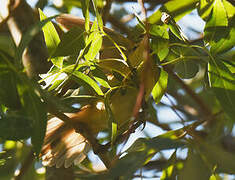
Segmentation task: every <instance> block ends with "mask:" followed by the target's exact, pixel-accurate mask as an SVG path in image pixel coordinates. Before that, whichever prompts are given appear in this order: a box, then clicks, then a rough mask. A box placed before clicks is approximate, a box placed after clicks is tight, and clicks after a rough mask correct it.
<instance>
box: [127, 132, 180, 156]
mask: <svg viewBox="0 0 235 180" xmlns="http://www.w3.org/2000/svg"><path fill="white" fill-rule="evenodd" d="M184 135H185V132H184V130H182V129H178V130H174V131H168V132H167V133H164V134H162V135H159V136H156V137H154V138H151V139H146V138H139V139H137V140H136V141H135V142H134V143H133V144H132V146H131V147H130V148H129V149H128V150H127V152H136V151H145V152H153V151H155V152H158V151H161V150H166V149H176V148H179V147H182V146H184V143H183V142H182V141H180V140H178V139H179V138H181V137H182V136H184Z"/></svg>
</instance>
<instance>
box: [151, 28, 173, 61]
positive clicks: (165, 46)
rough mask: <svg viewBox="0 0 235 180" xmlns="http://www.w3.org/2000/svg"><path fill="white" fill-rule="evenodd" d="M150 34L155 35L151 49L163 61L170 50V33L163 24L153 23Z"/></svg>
mask: <svg viewBox="0 0 235 180" xmlns="http://www.w3.org/2000/svg"><path fill="white" fill-rule="evenodd" d="M150 34H151V35H153V38H152V41H151V49H152V50H153V52H154V53H155V54H157V55H158V58H159V59H160V61H162V60H163V59H164V58H165V57H166V56H167V54H168V52H169V34H168V32H167V29H166V28H165V27H162V26H157V25H152V26H151V29H150Z"/></svg>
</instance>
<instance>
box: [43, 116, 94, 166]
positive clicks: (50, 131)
mask: <svg viewBox="0 0 235 180" xmlns="http://www.w3.org/2000/svg"><path fill="white" fill-rule="evenodd" d="M89 149H90V146H89V143H88V142H87V140H86V139H85V137H83V136H82V135H81V134H79V133H77V132H76V131H75V129H73V128H72V127H71V126H69V125H67V124H65V123H64V122H63V121H61V120H60V119H58V118H52V119H50V120H49V121H48V124H47V131H46V136H45V139H44V144H43V148H42V151H41V157H42V163H43V165H45V166H56V167H57V168H60V167H62V166H63V165H64V167H65V168H68V167H69V166H71V165H72V164H73V163H76V164H77V163H80V162H81V161H82V160H84V159H85V157H86V153H87V152H88V151H89Z"/></svg>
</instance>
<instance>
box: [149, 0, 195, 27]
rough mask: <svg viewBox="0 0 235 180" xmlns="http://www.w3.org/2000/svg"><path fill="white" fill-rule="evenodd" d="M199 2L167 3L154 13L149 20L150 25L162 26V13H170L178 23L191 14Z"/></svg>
mask: <svg viewBox="0 0 235 180" xmlns="http://www.w3.org/2000/svg"><path fill="white" fill-rule="evenodd" d="M198 1H199V0H184V1H181V2H180V3H179V1H178V0H171V1H168V2H167V3H165V4H164V5H163V6H162V7H161V8H160V9H159V10H157V11H156V12H154V13H153V14H152V15H151V16H150V17H149V18H148V22H149V23H150V24H161V16H162V12H167V13H169V14H170V15H171V16H172V17H173V18H174V19H175V20H176V21H178V20H179V19H181V18H182V17H183V16H184V15H186V14H188V13H190V12H191V11H192V10H193V9H194V8H195V5H196V4H197V3H198Z"/></svg>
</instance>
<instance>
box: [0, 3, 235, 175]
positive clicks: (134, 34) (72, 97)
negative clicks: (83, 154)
mask: <svg viewBox="0 0 235 180" xmlns="http://www.w3.org/2000/svg"><path fill="white" fill-rule="evenodd" d="M43 2H44V3H42V1H41V0H38V3H37V4H36V7H39V8H41V9H44V8H45V7H48V6H49V4H50V3H49V2H48V1H43ZM62 2H63V4H62V5H56V4H53V5H51V6H52V8H54V9H56V10H57V11H58V12H60V13H71V12H72V10H73V9H74V8H75V7H76V8H77V9H80V11H81V12H82V13H83V16H84V18H85V20H84V21H83V20H80V21H79V22H80V24H79V23H78V22H76V21H72V20H73V19H72V18H73V17H70V18H71V22H70V21H69V20H70V19H68V18H67V16H61V17H60V16H59V17H58V19H57V16H52V17H49V18H48V17H47V16H46V15H45V14H44V13H43V10H41V9H39V10H38V12H39V16H40V20H41V21H38V22H35V24H30V26H31V27H30V28H27V29H26V32H24V33H23V34H22V38H21V41H20V43H19V44H18V45H16V46H15V44H14V43H13V39H14V34H10V33H9V31H5V30H4V29H3V28H2V29H1V27H2V26H0V87H1V88H0V143H1V145H0V150H1V151H2V152H1V153H0V179H10V178H11V177H13V176H14V173H15V170H16V169H20V168H19V167H24V162H26V163H27V161H25V159H27V155H28V154H30V153H31V150H32V151H33V152H34V154H35V159H32V162H31V163H29V166H28V168H27V169H23V168H22V171H25V172H23V173H24V174H23V178H24V179H44V178H45V174H44V173H42V174H40V173H39V171H38V169H39V167H41V166H42V165H41V159H40V158H38V157H39V154H40V151H41V148H42V144H43V139H44V136H45V132H46V124H47V119H48V116H50V114H53V115H55V114H61V113H62V114H63V113H68V112H74V111H77V110H78V109H79V108H80V107H82V106H83V105H87V104H91V103H93V102H94V101H97V100H99V101H103V102H104V103H105V109H106V115H107V117H108V121H103V122H100V121H97V122H96V123H106V124H102V125H101V126H102V127H106V128H104V129H102V132H101V133H100V134H99V135H100V136H97V139H98V142H99V143H101V144H103V145H104V144H105V146H107V147H108V148H104V149H102V150H103V152H102V153H101V154H100V153H99V152H96V149H95V147H93V150H94V152H96V153H97V155H98V157H99V158H100V159H101V160H102V161H103V163H104V164H105V165H106V167H107V168H105V169H104V170H103V171H99V170H97V169H94V168H93V167H92V165H95V164H96V162H94V161H93V160H92V158H91V157H90V156H88V157H87V158H86V159H85V160H84V161H83V162H82V163H81V164H80V165H79V166H75V167H74V172H75V177H76V179H134V178H137V177H146V179H147V178H148V177H147V175H148V176H149V178H151V177H155V178H156V177H157V176H159V175H160V176H161V177H159V178H160V179H161V180H166V179H182V180H187V179H195V180H196V179H205V180H206V179H211V180H212V179H223V178H226V176H228V175H234V174H235V169H234V166H235V164H234V162H235V161H234V160H235V156H234V149H235V146H234V143H235V139H234V135H233V131H232V130H233V128H234V123H235V121H234V117H235V78H234V77H235V76H234V73H235V70H234V69H235V68H234V67H235V61H234V45H235V24H234V23H235V15H234V14H235V8H234V3H233V2H231V1H228V0H185V1H182V3H179V2H178V1H176V0H171V1H168V0H167V1H159V2H158V1H146V3H145V5H146V4H148V6H146V7H148V8H147V9H146V10H147V11H148V15H150V16H149V17H148V18H147V19H145V20H141V18H140V17H139V15H138V13H139V12H138V13H137V12H132V13H135V15H134V16H133V19H132V21H131V23H127V22H124V20H123V19H125V17H126V16H128V15H129V14H128V12H127V9H125V8H124V7H125V5H126V4H127V3H126V2H124V1H118V0H114V1H109V0H106V1H105V0H83V1H80V0H78V1H75V0H63V1H62ZM133 3H134V2H133ZM120 4H121V5H122V6H119V5H120ZM136 4H138V3H136ZM111 5H112V7H115V11H110V7H111ZM139 6H141V5H140V4H139ZM158 7H160V8H158ZM131 11H135V10H134V9H132V10H131ZM163 12H164V13H165V15H166V17H164V18H163V16H162V14H163ZM192 12H193V13H194V16H197V15H198V16H199V17H200V18H201V20H203V21H204V23H205V26H204V31H203V32H197V27H192V28H195V30H192V28H191V31H190V28H188V29H187V30H186V31H185V32H183V30H182V29H183V28H181V27H180V26H181V24H180V23H179V22H182V21H184V19H182V18H183V17H185V16H188V17H190V16H191V18H192V17H193V16H192V14H193V13H192ZM190 13H191V14H190ZM195 13H196V15H195ZM140 14H141V15H142V16H143V17H144V16H145V15H144V7H142V11H141V12H140ZM189 14H190V15H189ZM168 15H169V16H168ZM29 17H30V15H29ZM90 17H94V21H93V23H90ZM120 17H122V19H121V20H120ZM63 18H64V19H63ZM53 19H55V20H56V21H58V22H59V25H58V23H55V21H54V20H53ZM63 20H64V21H63ZM162 20H163V21H164V22H162ZM179 20H181V21H179ZM22 21H23V20H22ZM134 21H136V22H137V24H136V25H134ZM106 22H109V23H110V24H111V26H112V28H113V29H114V30H110V29H108V28H106V27H105V26H104V25H105V23H106ZM3 23H4V21H3ZM69 23H70V24H69ZM73 23H74V24H76V26H74V24H73ZM185 23H187V22H185ZM71 24H72V26H73V27H70V26H71ZM117 24H118V25H117ZM195 26H196V25H195ZM9 28H10V27H9ZM39 31H42V32H43V37H44V40H45V43H46V46H47V49H48V54H49V56H48V62H47V63H48V64H50V65H51V68H50V70H49V71H48V72H47V73H46V74H45V73H40V72H39V73H38V74H39V76H40V78H39V76H38V75H37V76H35V77H33V78H32V77H29V76H27V74H26V73H25V72H26V71H27V68H30V67H28V66H27V65H25V64H24V60H23V58H24V56H23V55H24V53H25V52H26V51H27V50H29V49H30V45H29V44H30V42H34V40H35V39H34V36H35V35H36V34H38V32H39ZM192 31H194V33H195V32H197V38H196V39H191V38H187V37H186V35H185V34H190V32H192ZM6 42H8V43H6ZM34 55H35V56H37V52H36V53H35V52H34ZM130 89H131V90H130ZM128 92H129V93H128ZM130 92H131V93H130ZM118 93H119V94H124V96H122V97H118V98H116V99H115V96H117V94H118ZM125 93H127V94H126V95H125ZM133 100H134V101H133ZM132 102H135V103H134V105H132V104H133V103H132ZM130 104H131V105H130ZM113 107H119V108H116V109H114V108H113ZM164 109H167V110H168V111H167V112H170V111H173V112H174V113H175V114H176V116H177V118H175V119H174V120H175V121H174V122H171V121H167V119H168V118H169V119H171V118H172V117H170V113H166V114H165V115H164V116H161V112H163V110H164ZM120 111H121V112H120ZM164 112H165V111H164ZM166 116H169V117H167V118H166ZM125 118H127V119H128V120H127V121H123V119H125ZM120 119H121V120H120ZM164 120H166V121H164ZM141 125H142V126H143V129H141V128H139V127H141ZM93 126H94V127H95V126H96V125H92V128H93ZM145 126H146V127H147V129H149V128H148V127H149V126H150V127H154V129H155V128H161V129H162V131H161V132H162V133H161V134H160V135H157V134H159V132H157V133H156V132H147V131H146V130H145ZM97 127H98V126H97ZM136 131H139V132H143V134H144V137H142V138H138V139H137V140H136V141H135V142H131V145H130V146H129V147H128V148H127V147H126V146H125V144H126V142H127V141H128V139H131V138H130V137H132V136H135V133H134V132H136ZM102 135H104V137H102V138H101V136H102ZM128 142H129V141H128ZM90 143H91V145H94V144H93V143H92V142H90ZM124 147H125V148H124ZM123 148H124V149H126V150H124V151H121V152H120V149H123ZM166 152H167V153H166ZM181 152H184V153H183V155H182V153H181ZM103 154H105V155H107V157H108V159H109V160H108V161H109V163H110V164H111V166H110V167H109V166H108V165H107V164H109V163H107V162H106V161H105V158H104V156H103ZM166 154H170V156H169V157H167V156H166ZM106 160H107V159H106ZM19 164H21V166H19ZM35 168H36V169H35ZM149 174H150V175H149ZM48 179H49V178H48Z"/></svg>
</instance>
